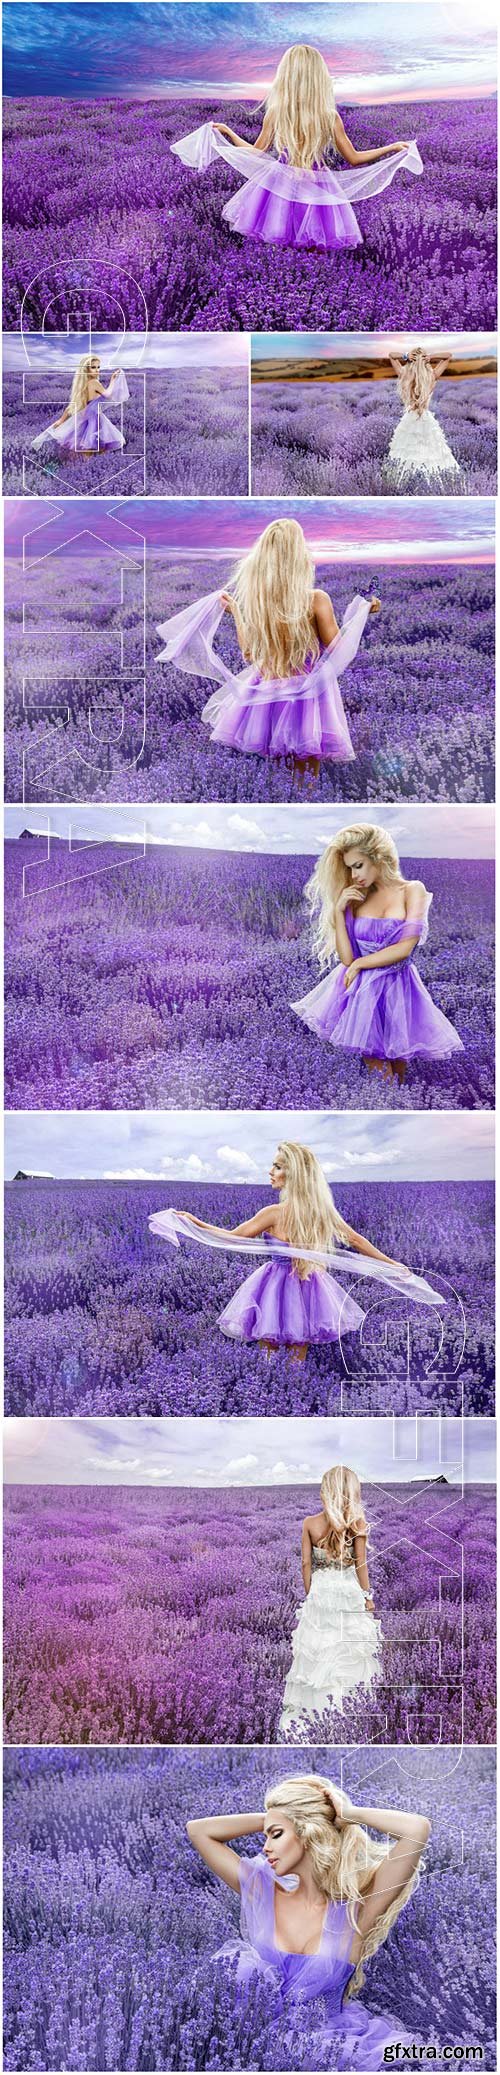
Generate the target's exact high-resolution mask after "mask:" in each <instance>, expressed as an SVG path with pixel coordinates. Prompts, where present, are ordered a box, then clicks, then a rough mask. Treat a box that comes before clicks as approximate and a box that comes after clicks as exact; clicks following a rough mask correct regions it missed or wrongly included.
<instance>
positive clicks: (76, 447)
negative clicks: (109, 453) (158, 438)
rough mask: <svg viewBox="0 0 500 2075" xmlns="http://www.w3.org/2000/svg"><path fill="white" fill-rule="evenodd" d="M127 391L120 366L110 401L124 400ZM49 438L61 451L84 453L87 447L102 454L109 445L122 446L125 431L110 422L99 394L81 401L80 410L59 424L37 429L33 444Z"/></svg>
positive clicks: (46, 440)
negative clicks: (87, 401)
mask: <svg viewBox="0 0 500 2075" xmlns="http://www.w3.org/2000/svg"><path fill="white" fill-rule="evenodd" d="M129 395H130V390H129V388H128V384H127V381H126V378H125V375H124V374H123V373H122V370H121V369H120V371H119V374H118V378H117V381H116V382H114V383H113V388H112V390H111V394H110V397H109V402H110V403H126V401H127V397H128V396H129ZM51 441H55V444H56V446H58V447H62V449H63V452H64V453H73V454H81V453H82V452H83V450H86V451H87V453H88V452H89V451H90V452H91V453H92V454H102V453H104V451H105V449H106V448H108V447H120V448H122V447H124V446H125V439H124V435H123V433H122V432H120V429H119V426H118V425H113V422H112V419H111V418H108V417H107V415H106V412H105V411H104V410H103V407H102V399H101V397H100V396H96V397H94V398H93V401H92V402H91V403H86V404H84V405H83V408H82V410H81V411H72V412H71V417H70V418H65V419H64V423H63V424H62V425H57V424H56V425H47V426H46V429H45V432H38V433H37V436H36V439H34V440H33V441H32V445H33V446H34V447H36V448H37V449H38V448H40V447H43V446H45V444H46V443H47V442H51Z"/></svg>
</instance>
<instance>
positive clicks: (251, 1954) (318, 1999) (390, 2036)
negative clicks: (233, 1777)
mask: <svg viewBox="0 0 500 2075" xmlns="http://www.w3.org/2000/svg"><path fill="white" fill-rule="evenodd" d="M239 1865H240V1892H241V1917H240V1938H239V1939H238V1940H237V1941H233V1942H232V1944H228V1945H227V1946H224V1947H223V1949H222V1953H221V1954H217V1955H216V1957H217V1958H227V1959H237V1960H238V1968H237V1975H236V1991H237V1992H238V1986H239V1985H241V1986H242V1987H243V1985H244V1984H245V1983H247V1982H248V1981H249V1980H250V1979H251V1977H252V1975H256V1976H257V1977H259V1976H260V1978H261V1980H263V1981H264V1982H266V1983H267V1985H268V1988H269V1991H270V1995H271V1996H272V1994H273V1992H274V1993H275V1994H276V1999H277V2006H278V2007H277V2013H276V2020H277V2023H278V2022H279V2017H280V2014H281V2011H282V2010H283V2008H284V2009H285V2010H286V2008H290V2006H292V2007H293V2006H295V2005H297V2006H300V2005H301V2004H305V2003H307V2004H316V2008H315V2009H314V2010H311V2011H310V2012H307V2014H306V2013H304V2028H306V2027H307V2038H308V2042H309V2046H310V2058H309V2066H310V2067H311V2068H315V2067H317V2066H318V2065H324V2066H327V2067H329V2068H334V2069H342V2070H347V2069H360V2070H361V2069H362V2070H364V2071H366V2075H371V2071H372V2070H375V2069H377V2068H383V2066H384V2049H385V2047H386V2046H391V2045H393V2044H395V2042H396V2041H397V2040H398V2039H399V2040H400V2041H401V2042H402V2043H404V2041H405V2040H406V2039H407V2037H408V2034H407V2033H406V2032H405V2030H404V2028H402V2025H401V2021H400V2020H398V2019H397V2018H391V2017H389V2016H386V2017H376V2016H373V2017H372V2016H371V2014H370V2012H369V2011H368V2010H365V2008H364V2005H363V2004H362V2003H358V2002H357V2000H356V2001H355V2000H354V1999H353V2000H352V2002H347V2003H345V2002H344V1996H345V1991H346V1988H347V1985H348V1982H349V1981H350V1979H351V1976H352V1975H353V1974H354V1972H355V1969H354V1967H353V1966H352V1963H351V1961H350V1959H349V1954H350V1951H351V1947H352V1941H353V1935H354V1934H353V1928H352V1924H350V1923H349V1919H348V1915H347V1904H346V1903H345V1902H329V1903H328V1907H327V1912H326V1919H325V1922H324V1925H323V1931H322V1936H321V1941H320V1946H319V1951H318V1952H317V1953H314V1954H302V1953H284V1952H280V1951H279V1949H278V1946H277V1944H276V1931H275V1914H274V1891H275V1887H276V1886H278V1885H279V1882H277V1881H276V1878H275V1875H274V1874H273V1871H272V1868H271V1867H270V1866H269V1865H268V1862H267V1859H266V1858H265V1856H264V1853H263V1852H259V1853H258V1854H257V1856H256V1857H255V1858H253V1859H248V1858H243V1857H241V1858H240V1862H239Z"/></svg>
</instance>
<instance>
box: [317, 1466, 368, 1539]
mask: <svg viewBox="0 0 500 2075" xmlns="http://www.w3.org/2000/svg"><path fill="white" fill-rule="evenodd" d="M320 1498H321V1504H322V1507H323V1512H324V1513H326V1517H327V1521H328V1527H327V1530H326V1534H324V1535H322V1536H321V1548H322V1549H327V1550H328V1551H329V1552H330V1555H331V1556H334V1557H336V1558H337V1559H340V1562H342V1561H343V1559H344V1557H346V1556H347V1555H348V1554H349V1552H350V1549H351V1548H352V1540H353V1535H354V1531H355V1529H356V1528H358V1532H359V1533H360V1534H365V1533H366V1538H367V1541H368V1535H369V1528H368V1524H367V1521H366V1520H365V1517H364V1512H363V1502H362V1498H361V1485H360V1482H359V1477H357V1476H356V1471H355V1470H348V1469H347V1468H346V1465H345V1464H344V1463H335V1464H334V1467H333V1469H332V1470H325V1475H324V1477H323V1478H322V1481H321V1485H320ZM361 1523H362V1525H361Z"/></svg>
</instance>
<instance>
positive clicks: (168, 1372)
mask: <svg viewBox="0 0 500 2075" xmlns="http://www.w3.org/2000/svg"><path fill="white" fill-rule="evenodd" d="M68 1132H71V1124H70V1123H68ZM33 1157H34V1158H35V1148H34V1154H33ZM268 1193H269V1192H267V1194H268ZM335 1200H336V1202H338V1205H339V1208H340V1210H341V1211H342V1214H343V1216H344V1217H345V1218H347V1219H348V1221H349V1222H350V1223H351V1224H354V1226H355V1228H356V1230H357V1231H359V1232H364V1233H366V1234H367V1236H368V1237H369V1238H370V1239H371V1240H372V1242H373V1243H374V1244H375V1245H376V1246H380V1247H381V1248H382V1249H383V1251H384V1252H385V1253H389V1254H391V1256H392V1258H393V1259H394V1260H405V1261H408V1263H409V1264H411V1266H412V1267H413V1268H414V1269H416V1270H417V1271H418V1272H419V1273H425V1274H426V1275H427V1277H428V1279H429V1280H430V1281H431V1282H432V1283H433V1285H434V1287H438V1288H439V1289H440V1290H441V1289H442V1290H443V1293H444V1294H446V1296H447V1306H446V1313H445V1334H444V1347H443V1352H442V1354H440V1353H439V1351H438V1349H439V1334H440V1330H441V1313H437V1312H436V1311H430V1310H427V1309H426V1308H425V1307H424V1306H418V1305H411V1306H410V1307H407V1306H405V1305H401V1304H400V1303H399V1301H398V1299H397V1298H394V1301H393V1304H392V1306H391V1330H390V1333H389V1334H388V1335H387V1334H386V1333H385V1332H380V1331H379V1330H378V1328H377V1318H376V1315H375V1316H374V1321H373V1330H372V1332H370V1335H369V1337H368V1338H367V1337H365V1334H364V1335H363V1343H362V1345H361V1344H360V1343H359V1340H358V1338H357V1336H352V1337H351V1336H350V1337H349V1340H346V1343H345V1345H344V1360H343V1358H342V1354H341V1351H340V1348H338V1347H336V1346H333V1347H331V1348H325V1347H320V1346H319V1347H314V1346H311V1347H310V1349H309V1352H308V1356H307V1360H306V1362H305V1363H304V1364H302V1363H297V1362H294V1361H292V1360H291V1358H290V1356H289V1354H288V1353H287V1352H286V1351H285V1350H283V1351H282V1352H281V1353H280V1354H276V1355H275V1356H273V1358H272V1360H268V1359H267V1358H266V1356H265V1355H264V1354H263V1353H261V1351H260V1349H259V1348H258V1347H257V1346H242V1345H239V1344H238V1342H236V1341H231V1340H227V1339H226V1338H225V1337H224V1335H223V1334H222V1333H221V1332H220V1331H219V1328H218V1323H217V1321H218V1319H219V1317H220V1313H221V1311H222V1310H223V1309H224V1307H225V1305H226V1304H228V1303H229V1301H230V1298H231V1297H232V1296H233V1295H234V1292H235V1290H236V1289H237V1288H238V1287H239V1284H240V1282H241V1281H242V1280H243V1278H244V1275H245V1274H246V1273H247V1272H248V1269H249V1267H250V1265H251V1264H250V1263H245V1261H244V1260H238V1258H237V1257H235V1256H234V1255H231V1254H229V1253H228V1254H224V1253H223V1252H220V1253H219V1252H217V1251H216V1250H214V1251H213V1252H210V1253H209V1252H206V1251H203V1252H202V1250H201V1248H200V1247H199V1246H196V1245H195V1244H193V1245H192V1246H189V1245H185V1244H184V1243H183V1245H182V1247H180V1248H179V1249H178V1250H177V1251H176V1250H175V1249H174V1248H173V1247H170V1246H167V1245H165V1243H164V1242H162V1241H161V1240H159V1239H158V1238H155V1237H154V1235H153V1234H152V1233H150V1232H149V1231H148V1217H149V1216H150V1214H151V1213H152V1212H153V1211H158V1210H160V1209H161V1208H162V1206H163V1207H164V1206H165V1204H166V1203H167V1202H168V1203H173V1204H175V1205H177V1207H178V1208H179V1209H180V1210H188V1209H189V1210H191V1211H193V1212H194V1214H195V1215H196V1216H198V1217H203V1218H208V1219H210V1220H212V1221H213V1222H214V1223H215V1224H223V1225H224V1224H227V1225H236V1224H238V1223H239V1222H240V1221H242V1220H243V1219H244V1218H247V1217H250V1216H251V1215H252V1213H253V1212H254V1211H255V1210H256V1209H258V1208H259V1207H260V1205H261V1204H264V1203H265V1202H266V1201H267V1196H266V1191H265V1189H257V1190H256V1189H253V1188H245V1187H242V1186H238V1187H230V1186H229V1185H228V1184H224V1185H223V1186H219V1187H208V1185H206V1184H205V1185H204V1186H202V1187H198V1188H196V1187H195V1186H194V1185H190V1186H188V1185H187V1183H175V1182H138V1181H135V1182H104V1181H92V1182H69V1181H66V1182H44V1181H26V1182H22V1183H16V1184H14V1183H13V1184H12V1185H11V1186H10V1187H8V1188H7V1190H6V1195H5V1232H6V1299H5V1305H6V1309H5V1409H6V1413H7V1414H10V1415H12V1416H14V1417H19V1418H25V1417H27V1416H31V1415H34V1416H38V1417H41V1416H45V1415H49V1416H50V1415H52V1416H59V1415H64V1414H79V1415H80V1416H82V1415H84V1414H87V1415H90V1416H95V1417H100V1416H106V1415H107V1416H110V1415H117V1416H118V1415H122V1416H123V1415H130V1416H132V1415H134V1414H135V1415H141V1414H143V1415H149V1416H153V1417H156V1416H161V1414H166V1413H169V1414H172V1415H179V1416H182V1415H189V1414H192V1415H196V1414H198V1413H204V1414H206V1415H213V1416H216V1415H217V1414H223V1415H228V1414H234V1415H243V1414H247V1415H251V1414H255V1415H256V1416H257V1417H260V1416H261V1415H268V1416H269V1417H270V1416H272V1414H273V1413H280V1414H281V1415H289V1416H291V1417H293V1416H298V1415H300V1414H302V1413H313V1414H325V1413H332V1414H337V1413H338V1412H339V1411H340V1410H341V1409H343V1410H344V1411H345V1412H346V1413H348V1414H349V1413H351V1414H354V1413H358V1414H359V1413H366V1415H367V1416H368V1415H369V1414H372V1415H373V1414H381V1415H383V1414H387V1413H388V1412H395V1413H407V1414H408V1413H415V1412H420V1413H428V1414H429V1413H434V1412H436V1411H441V1412H448V1413H451V1412H453V1413H456V1414H458V1413H459V1412H460V1411H461V1409H462V1403H463V1409H464V1411H465V1413H466V1414H474V1415H476V1416H478V1417H479V1416H485V1415H487V1414H489V1415H493V1414H494V1410H495V1365H494V1342H493V1321H494V1290H493V1260H494V1201H493V1186H492V1184H491V1183H482V1182H469V1183H468V1184H467V1188H466V1189H464V1187H463V1185H462V1184H461V1183H455V1182H425V1183H418V1182H397V1183H392V1182H391V1183H388V1182H385V1183H383V1182H370V1183H368V1184H367V1183H355V1184H353V1185H352V1186H351V1187H350V1188H349V1189H346V1188H343V1187H339V1188H336V1190H335ZM450 1285H451V1289H450V1287H449V1286H450ZM346 1287H347V1284H346ZM453 1292H457V1295H458V1299H459V1300H460V1302H461V1304H463V1307H464V1312H465V1321H466V1341H465V1348H464V1349H462V1330H461V1314H460V1305H459V1303H457V1302H456V1300H454V1297H453ZM357 1296H358V1299H359V1301H360V1302H361V1304H363V1302H364V1303H365V1304H366V1302H367V1296H368V1285H367V1284H366V1283H364V1284H363V1287H362V1288H361V1286H360V1287H359V1288H358V1289H357ZM373 1298H374V1292H373V1291H372V1302H373ZM408 1313H409V1319H408ZM408 1324H409V1329H410V1336H411V1337H410V1352H409V1347H408ZM344 1362H345V1363H346V1365H347V1366H344ZM462 1394H463V1396H462Z"/></svg>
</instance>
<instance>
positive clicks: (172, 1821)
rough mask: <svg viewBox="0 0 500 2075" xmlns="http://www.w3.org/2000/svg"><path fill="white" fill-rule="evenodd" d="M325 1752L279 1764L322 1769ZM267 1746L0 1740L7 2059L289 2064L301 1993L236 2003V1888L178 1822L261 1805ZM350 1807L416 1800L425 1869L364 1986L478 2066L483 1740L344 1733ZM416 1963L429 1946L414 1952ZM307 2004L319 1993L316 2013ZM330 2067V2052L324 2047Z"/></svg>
mask: <svg viewBox="0 0 500 2075" xmlns="http://www.w3.org/2000/svg"><path fill="white" fill-rule="evenodd" d="M340 1764H341V1760H340V1754H339V1753H338V1752H337V1753H335V1759H334V1762H332V1752H331V1750H328V1749H327V1750H325V1749H322V1750H321V1749H318V1748H317V1747H316V1748H314V1749H308V1750H304V1751H302V1750H301V1752H300V1756H299V1755H298V1758H297V1769H300V1770H301V1771H312V1770H315V1771H318V1772H320V1773H322V1774H333V1775H334V1776H335V1778H336V1779H338V1778H339V1777H340ZM289 1770H290V1750H289V1748H288V1749H287V1750H286V1751H284V1750H280V1751H275V1752H273V1751H251V1752H250V1751H239V1752H236V1751H210V1752H209V1751H198V1752H196V1751H172V1750H171V1751H130V1750H128V1751H116V1750H115V1751H108V1752H106V1751H85V1750H77V1751H64V1750H60V1751H57V1750H54V1751H51V1752H48V1751H47V1752H44V1751H29V1752H28V1751H26V1752H23V1751H20V1752H11V1753H7V1754H6V1759H5V1780H6V1809H5V1838H4V1843H5V1906H6V1930H5V1987H4V2010H5V2041H6V2043H5V2066H6V2067H7V2068H8V2069H12V2070H14V2069H33V2070H40V2069H42V2070H45V2069H54V2068H67V2069H75V2070H80V2071H81V2070H91V2069H95V2070H101V2071H102V2070H107V2069H116V2068H120V2069H132V2070H138V2071H143V2070H150V2069H153V2070H156V2069H158V2070H160V2069H161V2070H165V2069H166V2070H170V2069H176V2068H185V2069H196V2070H198V2069H200V2070H201V2069H205V2068H208V2069H220V2068H223V2069H227V2070H234V2069H236V2068H238V2067H251V2068H255V2069H273V2068H274V2069H276V2068H280V2069H284V2070H293V2069H294V2070H301V2069H304V2070H306V2069H307V2068H308V2066H309V2064H310V2053H311V2044H310V2026H311V2024H312V2025H314V2017H315V2006H314V2005H311V2006H310V2007H309V2011H308V2020H309V2022H308V2025H307V2028H306V2029H304V2022H303V2014H302V2015H301V2013H300V2011H299V2012H298V2013H297V2016H294V2014H293V2012H291V2011H290V2009H288V2008H286V2006H285V2012H283V2014H282V2015H281V2016H280V2014H279V2012H278V2010H277V2009H276V2006H275V2004H274V2003H273V2001H272V1999H271V1998H270V1995H269V1988H268V1987H267V1985H266V1986H265V1987H263V1985H262V1984H261V1983H259V1984H256V1985H255V1986H254V1985H253V1984H252V1985H251V1986H250V1987H249V1990H248V1995H247V1996H246V1997H245V2001H244V2003H241V2002H240V2004H239V2006H237V2005H236V2001H235V1997H234V1990H233V1984H232V1978H231V1973H230V1969H229V1968H228V1963H227V1960H226V1961H224V1960H223V1959H221V1958H219V1959H218V1960H216V1961H215V1965H214V1956H215V1955H216V1954H217V1953H219V1952H220V1948H221V1946H222V1945H223V1944H224V1943H226V1942H227V1940H228V1939H234V1937H235V1936H236V1934H237V1930H238V1904H237V1898H236V1896H234V1895H232V1894H231V1893H230V1892H229V1890H228V1889H227V1888H224V1887H223V1886H222V1884H221V1883H220V1882H217V1881H216V1880H215V1879H214V1877H213V1875H211V1874H210V1873H208V1872H207V1869H206V1868H205V1867H203V1865H201V1864H200V1861H199V1859H198V1858H197V1856H196V1854H195V1853H194V1851H193V1850H192V1848H191V1847H190V1846H189V1845H188V1843H187V1839H186V1833H185V1825H186V1822H187V1821H188V1819H189V1817H190V1816H193V1815H197V1814H199V1813H201V1812H205V1811H206V1810H207V1809H220V1810H223V1811H228V1812H229V1811H232V1810H234V1809H235V1808H236V1809H240V1808H260V1807H262V1805H263V1801H264V1796H265V1793H266V1791H267V1789H268V1787H269V1786H270V1785H272V1783H273V1781H275V1780H277V1779H280V1778H282V1777H283V1774H284V1773H288V1771H289ZM342 1784H343V1786H344V1787H345V1789H346V1791H347V1793H348V1794H350V1796H351V1798H352V1799H353V1800H354V1801H356V1802H357V1804H358V1805H359V1806H363V1805H364V1806H366V1805H367V1803H369V1802H372V1801H376V1802H377V1803H378V1805H379V1807H387V1806H391V1805H392V1806H393V1807H394V1806H396V1807H408V1806H412V1807H414V1808H419V1809H421V1810H422V1812H423V1813H425V1814H426V1815H428V1816H429V1817H430V1819H431V1822H432V1832H431V1836H430V1839H429V1844H428V1846H427V1848H426V1854H425V1870H424V1871H423V1873H422V1875H421V1879H420V1882H419V1886H418V1889H417V1891H416V1893H415V1894H414V1895H413V1896H412V1898H411V1901H410V1903H409V1904H408V1907H407V1909H405V1910H404V1911H403V1912H402V1914H401V1916H400V1917H399V1920H398V1922H397V1924H396V1925H395V1926H394V1928H393V1930H392V1931H391V1935H390V1939H389V1941H388V1943H387V1944H386V1945H383V1946H381V1947H380V1948H379V1951H378V1953H376V1955H375V1957H374V1959H372V1960H371V1961H370V1962H369V1963H368V1966H367V1971H366V1983H365V1985H364V1988H363V1991H362V2000H363V2003H364V2004H366V2006H367V2008H368V2010H369V2011H370V2012H372V2013H375V2012H379V2013H380V2014H385V2012H387V2011H389V2012H390V2013H391V2014H393V2015H395V2016H397V2017H398V2018H400V2019H401V2027H402V2030H403V2033H404V2032H406V2031H408V2030H410V2032H411V2034H412V2036H413V2037H414V2038H415V2039H416V2040H417V2041H418V2040H419V2039H423V2041H424V2042H426V2043H428V2042H429V2041H435V2042H436V2044H437V2051H438V2059H437V2060H436V2061H434V2063H433V2065H434V2067H438V2068H439V2067H443V2068H444V2067H449V2065H450V2063H449V2058H448V2060H447V2061H446V2062H443V2061H442V2060H441V2058H440V2048H441V2047H442V2046H443V2045H445V2044H446V2045H448V2046H449V2045H450V2043H451V2044H452V2045H453V2044H454V2043H455V2042H456V2043H457V2044H458V2045H459V2044H460V2043H461V2042H462V2043H463V2041H464V2040H466V2039H469V2040H474V2043H475V2044H477V2045H479V2046H480V2047H481V2049H482V2053H483V2060H482V2066H483V2067H484V2068H485V2069H494V2068H495V2052H496V2048H495V2030H494V2027H495V2018H494V2007H495V1968H494V1956H493V1943H494V1941H493V1926H494V1914H495V1896H494V1808H495V1761H494V1755H493V1752H489V1751H484V1750H483V1751H482V1750H479V1749H476V1750H474V1751H464V1752H463V1753H462V1756H461V1758H460V1761H459V1764H458V1765H457V1764H456V1762H455V1755H454V1754H449V1753H446V1752H445V1751H441V1752H439V1751H437V1752H436V1753H435V1754H434V1757H433V1759H432V1761H431V1759H430V1756H429V1753H428V1752H425V1751H408V1752H406V1753H405V1758H404V1766H403V1768H402V1766H401V1753H400V1752H393V1753H389V1752H387V1753H382V1752H379V1753H377V1758H376V1763H375V1766H373V1761H372V1760H371V1758H370V1754H369V1753H368V1754H367V1753H366V1752H365V1751H359V1750H358V1751H353V1750H349V1749H348V1750H347V1751H346V1753H345V1762H344V1768H343V1776H342ZM429 1963H430V1964H429ZM318 2018H319V2012H318ZM328 2066H331V2054H330V2056H329V2061H328Z"/></svg>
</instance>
